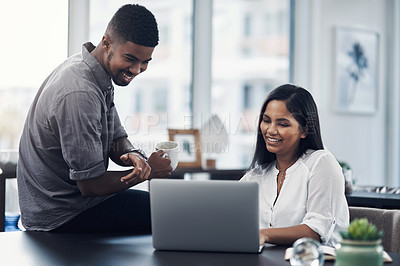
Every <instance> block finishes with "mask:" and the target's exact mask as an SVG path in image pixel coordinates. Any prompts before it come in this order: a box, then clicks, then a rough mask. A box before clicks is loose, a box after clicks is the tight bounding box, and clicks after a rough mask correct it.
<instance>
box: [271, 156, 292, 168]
mask: <svg viewBox="0 0 400 266" xmlns="http://www.w3.org/2000/svg"><path fill="white" fill-rule="evenodd" d="M296 161H297V158H293V157H292V158H289V159H288V158H279V157H278V156H277V157H276V168H277V169H278V170H279V171H286V170H287V169H288V168H289V167H290V166H292V165H293V164H294V163H295V162H296Z"/></svg>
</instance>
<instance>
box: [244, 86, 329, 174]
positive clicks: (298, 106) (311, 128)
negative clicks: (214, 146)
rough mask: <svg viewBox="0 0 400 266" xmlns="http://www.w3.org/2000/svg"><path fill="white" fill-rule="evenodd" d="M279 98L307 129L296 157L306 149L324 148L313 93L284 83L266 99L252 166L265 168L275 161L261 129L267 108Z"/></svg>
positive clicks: (302, 126)
mask: <svg viewBox="0 0 400 266" xmlns="http://www.w3.org/2000/svg"><path fill="white" fill-rule="evenodd" d="M273 100H277V101H283V102H285V103H286V108H287V109H288V111H289V112H290V113H291V114H292V115H293V117H294V118H295V119H296V121H297V122H298V123H299V124H300V127H301V129H303V130H307V131H306V132H307V136H306V137H305V138H304V139H300V143H299V147H298V149H297V150H296V152H295V154H294V157H295V158H300V157H301V155H303V154H304V153H305V151H306V150H308V149H312V150H322V149H323V148H324V146H323V144H322V138H321V130H320V126H319V118H318V110H317V105H316V104H315V102H314V99H313V97H312V95H311V94H310V93H309V92H308V91H307V90H305V89H303V88H301V87H297V86H295V85H293V84H284V85H282V86H279V87H278V88H276V89H274V90H273V91H271V92H270V93H269V94H268V96H267V99H265V101H264V103H263V105H262V107H261V112H260V117H259V119H258V129H257V142H256V150H255V152H254V156H253V160H252V162H251V165H250V169H251V168H255V167H257V166H261V167H262V168H265V167H267V166H269V165H270V163H271V162H273V161H275V159H276V154H275V153H271V152H269V151H268V150H267V148H266V143H265V140H264V137H263V134H262V132H261V129H260V125H261V122H262V120H263V115H264V112H265V109H266V108H267V105H268V103H269V102H271V101H273Z"/></svg>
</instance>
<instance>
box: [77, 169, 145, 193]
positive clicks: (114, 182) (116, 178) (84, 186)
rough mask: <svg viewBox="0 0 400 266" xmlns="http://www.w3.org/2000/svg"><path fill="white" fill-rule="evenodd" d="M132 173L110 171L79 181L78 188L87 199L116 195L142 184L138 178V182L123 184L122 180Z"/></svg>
mask: <svg viewBox="0 0 400 266" xmlns="http://www.w3.org/2000/svg"><path fill="white" fill-rule="evenodd" d="M131 171H132V170H128V171H109V172H106V173H105V174H104V175H102V176H100V177H97V178H92V179H87V180H81V181H77V184H78V188H79V190H80V191H81V193H82V195H83V196H85V197H98V196H106V195H111V194H115V193H118V192H121V191H123V190H125V189H128V188H129V187H132V186H134V185H136V184H138V183H140V182H141V180H140V178H137V182H132V183H130V184H129V185H127V184H126V183H125V182H121V178H122V177H123V176H125V175H127V174H129V173H130V172H131Z"/></svg>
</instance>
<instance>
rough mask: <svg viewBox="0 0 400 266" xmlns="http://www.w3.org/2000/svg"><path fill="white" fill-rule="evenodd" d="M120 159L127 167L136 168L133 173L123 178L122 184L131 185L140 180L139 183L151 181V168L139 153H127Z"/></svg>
mask: <svg viewBox="0 0 400 266" xmlns="http://www.w3.org/2000/svg"><path fill="white" fill-rule="evenodd" d="M120 159H121V161H122V162H123V163H124V164H125V165H132V166H133V167H134V169H133V171H132V172H131V173H129V174H128V175H126V176H124V177H122V178H121V182H124V183H126V184H127V185H130V184H131V183H133V182H137V180H138V179H139V180H140V181H139V182H143V181H145V180H147V179H149V177H150V173H151V167H150V165H149V164H148V163H147V162H146V161H145V159H144V158H143V157H142V156H141V155H140V154H139V153H137V152H130V153H125V154H123V155H121V157H120ZM139 182H137V183H139Z"/></svg>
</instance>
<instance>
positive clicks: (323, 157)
mask: <svg viewBox="0 0 400 266" xmlns="http://www.w3.org/2000/svg"><path fill="white" fill-rule="evenodd" d="M302 160H303V162H304V163H305V164H307V165H310V166H311V165H314V164H317V163H319V162H321V161H326V162H328V163H330V162H337V161H336V158H335V156H334V155H333V154H332V153H331V152H330V151H328V150H326V149H323V150H307V151H306V152H305V153H304V154H303V156H302Z"/></svg>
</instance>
